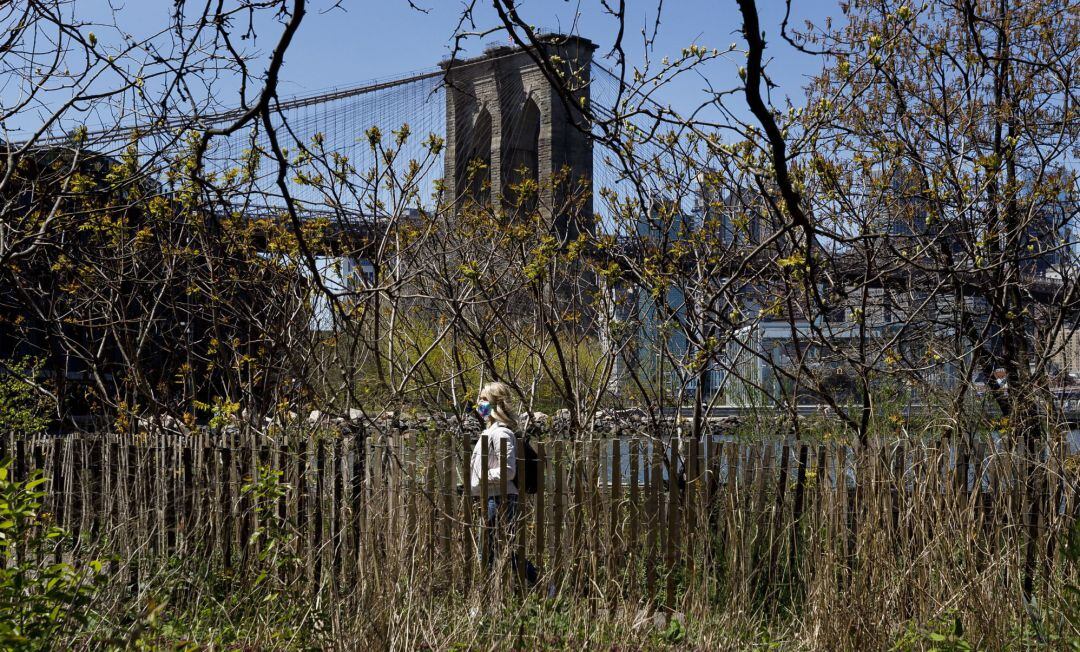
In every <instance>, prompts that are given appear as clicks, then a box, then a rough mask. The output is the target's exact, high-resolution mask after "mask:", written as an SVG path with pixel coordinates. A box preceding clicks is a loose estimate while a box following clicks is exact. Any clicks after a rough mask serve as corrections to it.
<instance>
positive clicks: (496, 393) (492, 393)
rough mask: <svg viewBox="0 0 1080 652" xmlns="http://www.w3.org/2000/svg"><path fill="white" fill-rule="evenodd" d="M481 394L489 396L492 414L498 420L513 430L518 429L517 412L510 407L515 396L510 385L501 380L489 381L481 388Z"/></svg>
mask: <svg viewBox="0 0 1080 652" xmlns="http://www.w3.org/2000/svg"><path fill="white" fill-rule="evenodd" d="M480 395H481V396H487V399H488V402H489V403H491V416H492V417H493V418H494V419H495V420H496V421H501V422H502V423H503V424H505V425H506V427H508V428H510V429H511V430H517V427H518V420H517V413H516V412H515V411H514V409H513V408H511V407H510V400H511V399H512V398H513V397H512V395H511V393H510V386H509V385H507V384H506V383H501V382H494V383H488V384H487V385H484V387H483V389H481V390H480Z"/></svg>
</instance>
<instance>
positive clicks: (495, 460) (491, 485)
mask: <svg viewBox="0 0 1080 652" xmlns="http://www.w3.org/2000/svg"><path fill="white" fill-rule="evenodd" d="M484 435H487V437H488V459H487V468H486V471H487V479H488V487H487V492H488V495H489V496H498V495H499V471H500V469H499V451H500V450H501V447H502V444H501V443H500V442H501V441H502V440H504V439H505V440H506V493H507V494H514V495H516V494H517V492H518V490H517V486H515V483H514V482H513V480H514V478H515V477H516V475H517V438H516V437H515V436H514V431H513V430H511V429H509V428H507V427H506V426H505V425H503V424H502V423H499V422H495V423H493V424H491V425H490V426H488V427H487V428H486V429H485V430H484V432H482V433H480V437H479V438H477V440H476V445H475V446H473V452H472V464H471V467H472V473H470V475H471V476H472V477H471V478H470V479H469V484H470V489H471V490H472V495H474V496H479V495H480V477H481V476H480V474H481V473H483V472H484V471H485V469H484V468H483V466H484V465H482V464H481V462H480V457H481V452H480V444H481V442H483V436H484Z"/></svg>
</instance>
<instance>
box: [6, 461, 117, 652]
mask: <svg viewBox="0 0 1080 652" xmlns="http://www.w3.org/2000/svg"><path fill="white" fill-rule="evenodd" d="M44 482H46V479H45V478H43V477H42V476H41V474H40V472H35V473H34V474H33V475H32V476H31V477H30V478H29V479H28V480H26V481H23V482H19V481H15V480H13V479H11V475H10V462H4V463H3V464H0V556H2V559H3V562H2V563H0V649H5V650H39V649H49V648H51V647H52V645H53V644H54V643H55V638H56V637H58V636H59V635H61V634H63V633H65V632H72V631H77V630H79V629H83V628H85V627H86V625H87V624H88V622H89V613H90V611H89V604H90V600H91V598H92V597H93V595H94V592H95V591H96V590H97V588H98V587H99V585H100V584H102V583H103V582H104V578H105V575H104V573H103V570H102V564H101V563H100V562H99V561H90V562H88V563H87V564H86V565H85V566H83V567H75V566H72V565H70V564H66V563H54V564H49V563H47V562H45V560H44V557H45V555H47V554H51V551H52V550H53V548H54V546H56V545H59V544H61V543H64V542H66V540H67V539H68V535H67V533H66V532H64V531H63V530H61V529H60V528H58V527H55V526H54V525H50V523H49V518H48V515H46V514H44V513H42V511H41V501H42V497H43V496H44V493H43V492H41V491H38V489H37V487H39V486H41V484H42V483H44Z"/></svg>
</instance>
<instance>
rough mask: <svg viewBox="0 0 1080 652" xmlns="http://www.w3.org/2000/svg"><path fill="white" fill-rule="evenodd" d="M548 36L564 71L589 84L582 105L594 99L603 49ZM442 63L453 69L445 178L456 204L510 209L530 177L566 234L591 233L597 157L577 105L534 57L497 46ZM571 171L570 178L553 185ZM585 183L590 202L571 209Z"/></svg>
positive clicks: (449, 76) (448, 92) (582, 94)
mask: <svg viewBox="0 0 1080 652" xmlns="http://www.w3.org/2000/svg"><path fill="white" fill-rule="evenodd" d="M544 38H545V45H543V46H542V47H544V49H545V50H546V51H547V52H548V53H549V54H551V55H556V56H557V57H558V58H559V59H558V60H561V63H560V65H561V66H563V69H564V71H566V73H567V74H570V71H573V74H575V75H576V76H577V77H578V78H579V79H581V81H583V82H585V83H584V84H582V90H581V91H579V96H578V98H577V101H579V102H580V101H582V100H584V101H588V99H589V86H588V82H589V74H590V67H591V66H590V64H591V63H592V54H593V51H594V50H595V49H596V45H595V44H593V43H592V41H589V40H588V39H584V38H581V37H578V36H562V35H549V36H545V37H544ZM441 65H442V66H443V68H444V69H445V70H446V71H447V72H446V80H447V90H446V132H447V133H446V153H445V156H446V164H445V175H446V183H447V192H453V193H454V194H453V200H454V201H455V202H456V205H458V206H460V205H462V203H463V202H468V201H477V202H481V203H486V202H489V201H490V202H498V203H501V205H502V206H503V207H509V206H511V205H513V204H515V203H516V202H515V197H514V196H513V190H512V188H513V186H515V185H516V184H517V183H518V182H520V181H522V180H523V179H524V178H525V176H524V175H528V176H531V177H532V178H533V179H534V180H536V181H537V182H538V184H539V189H540V191H539V193H538V197H536V201H537V202H538V206H537V207H538V208H539V210H540V211H541V212H542V213H543V214H544V215H545V216H546V217H547V218H548V219H550V220H551V223H552V224H553V225H554V227H555V230H556V231H557V232H558V233H559V235H560V236H561V237H564V238H565V237H568V236H570V237H572V236H573V235H574V233H575V232H576V231H577V230H578V228H579V227H582V228H591V222H592V214H591V213H592V195H591V193H592V189H591V186H592V174H593V155H592V142H591V140H590V139H589V137H588V136H587V134H586V133H585V132H584V131H583V130H582V128H581V126H582V125H584V124H585V123H584V119H583V116H582V114H581V112H580V111H577V110H575V108H574V107H571V110H570V111H568V110H567V106H566V104H565V103H564V102H563V101H562V100H561V99H560V98H559V95H558V93H557V91H556V90H555V88H554V87H553V86H552V85H551V84H550V83H549V82H548V80H547V78H546V77H545V76H544V73H543V71H542V70H540V68H539V67H538V66H537V65H536V62H535V61H534V60H533V58H532V56H531V54H530V52H528V51H526V50H524V49H521V48H514V47H506V46H496V47H492V48H488V49H487V50H485V52H484V54H483V55H481V56H479V57H475V58H472V59H466V60H459V61H452V62H451V61H444V62H443V63H442V64H441ZM478 164H479V166H480V167H478ZM477 170H482V172H480V173H477ZM564 170H565V171H567V172H568V177H567V178H566V181H565V182H561V183H559V184H557V185H556V184H553V183H552V178H553V176H554V175H557V174H562V172H563V171H564ZM560 181H561V177H560ZM583 183H584V184H586V186H585V187H587V188H588V190H587V192H588V193H589V194H588V196H587V197H586V199H585V201H584V202H582V205H581V206H580V207H578V208H577V209H575V211H568V210H566V204H567V198H568V197H570V196H572V193H575V192H580V191H581V189H582V187H583V186H582V184H583ZM572 212H576V213H577V215H576V218H577V219H576V220H572V219H571V217H572V216H571V214H570V213H572ZM575 222H576V223H575Z"/></svg>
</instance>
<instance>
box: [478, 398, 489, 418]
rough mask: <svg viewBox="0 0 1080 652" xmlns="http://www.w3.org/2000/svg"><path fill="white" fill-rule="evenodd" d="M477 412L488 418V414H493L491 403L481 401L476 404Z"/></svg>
mask: <svg viewBox="0 0 1080 652" xmlns="http://www.w3.org/2000/svg"><path fill="white" fill-rule="evenodd" d="M476 413H477V414H479V415H480V417H481V418H483V419H486V418H488V415H489V414H491V403H488V402H487V401H480V402H479V403H477V404H476Z"/></svg>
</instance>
